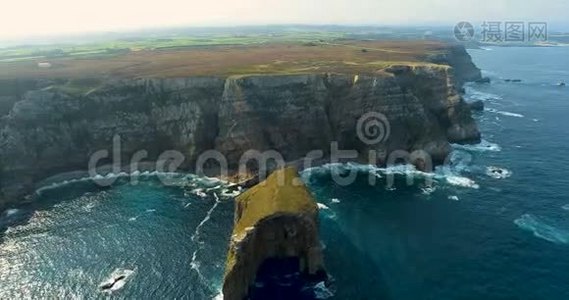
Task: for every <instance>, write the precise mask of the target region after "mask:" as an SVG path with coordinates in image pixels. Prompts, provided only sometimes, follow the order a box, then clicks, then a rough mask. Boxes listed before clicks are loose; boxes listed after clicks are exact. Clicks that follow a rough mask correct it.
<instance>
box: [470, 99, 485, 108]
mask: <svg viewBox="0 0 569 300" xmlns="http://www.w3.org/2000/svg"><path fill="white" fill-rule="evenodd" d="M468 106H470V110H472V111H484V101H482V100H478V101H474V102H470V103H468Z"/></svg>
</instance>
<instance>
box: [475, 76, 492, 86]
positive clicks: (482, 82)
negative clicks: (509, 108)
mask: <svg viewBox="0 0 569 300" xmlns="http://www.w3.org/2000/svg"><path fill="white" fill-rule="evenodd" d="M474 82H476V83H480V84H486V83H490V82H491V80H490V78H489V77H483V78H480V79H478V80H476V81H474Z"/></svg>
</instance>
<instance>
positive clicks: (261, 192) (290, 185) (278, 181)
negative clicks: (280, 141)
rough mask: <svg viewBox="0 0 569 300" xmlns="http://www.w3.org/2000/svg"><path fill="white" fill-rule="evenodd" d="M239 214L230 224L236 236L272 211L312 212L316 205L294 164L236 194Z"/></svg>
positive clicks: (239, 235) (315, 210)
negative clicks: (238, 194)
mask: <svg viewBox="0 0 569 300" xmlns="http://www.w3.org/2000/svg"><path fill="white" fill-rule="evenodd" d="M236 202H237V203H236V205H237V206H238V207H240V208H242V210H241V216H240V218H239V219H238V221H237V222H236V224H235V227H234V228H233V236H234V237H237V238H240V237H243V236H244V234H245V233H246V229H247V228H248V227H253V226H255V224H257V223H258V222H259V221H261V220H263V219H264V218H266V217H269V216H272V215H275V214H283V213H290V214H305V215H306V214H308V215H310V214H316V213H317V212H318V206H317V205H316V202H315V200H314V198H313V197H312V195H311V194H310V192H309V191H308V189H307V188H306V186H305V185H304V184H303V183H302V181H301V180H300V178H299V177H298V173H297V171H296V169H294V168H286V169H281V170H278V171H275V172H274V173H273V174H271V176H269V177H268V178H267V180H265V181H264V182H262V183H260V184H259V185H256V186H255V187H253V188H251V189H250V190H248V191H247V192H245V193H243V194H242V195H241V196H239V197H237V199H236Z"/></svg>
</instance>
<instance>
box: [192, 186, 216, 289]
mask: <svg viewBox="0 0 569 300" xmlns="http://www.w3.org/2000/svg"><path fill="white" fill-rule="evenodd" d="M213 196H214V197H215V203H214V204H213V205H212V207H211V208H210V209H209V210H208V212H207V213H206V216H205V217H204V219H203V220H202V221H201V222H200V223H199V224H198V226H196V230H195V231H194V234H192V236H191V237H190V239H191V240H192V242H195V243H196V244H197V247H196V250H194V252H193V253H192V260H191V262H190V268H191V269H192V270H194V271H196V273H197V274H198V277H199V278H200V280H201V281H202V282H204V283H207V280H206V278H205V277H204V276H203V275H202V273H201V271H200V262H199V261H198V253H199V252H200V251H201V250H202V249H203V244H204V242H203V241H200V237H201V229H202V227H203V226H204V225H205V224H206V223H207V222H208V221H209V220H210V219H211V215H212V214H213V212H214V211H215V209H216V208H217V206H218V205H219V203H221V201H220V199H219V197H218V196H217V194H216V193H213Z"/></svg>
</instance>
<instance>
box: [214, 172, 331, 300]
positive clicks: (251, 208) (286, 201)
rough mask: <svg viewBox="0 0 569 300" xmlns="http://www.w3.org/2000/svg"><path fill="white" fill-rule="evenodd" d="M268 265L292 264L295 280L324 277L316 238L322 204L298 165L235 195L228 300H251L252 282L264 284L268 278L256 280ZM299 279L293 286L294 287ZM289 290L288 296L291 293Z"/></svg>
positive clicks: (226, 284)
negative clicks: (304, 179) (303, 178)
mask: <svg viewBox="0 0 569 300" xmlns="http://www.w3.org/2000/svg"><path fill="white" fill-rule="evenodd" d="M268 264H269V265H272V266H284V265H286V266H287V268H286V269H288V268H289V267H291V266H292V268H293V269H296V271H295V270H288V271H292V274H295V278H298V277H299V276H300V277H301V278H303V279H312V278H313V279H315V280H322V277H324V279H325V277H326V275H325V274H326V273H325V271H324V265H323V256H322V249H321V246H320V242H319V238H318V206H317V204H316V202H315V201H314V199H313V198H312V196H311V195H310V193H309V192H308V190H307V188H306V187H305V186H304V184H303V183H302V182H301V181H300V178H299V177H298V173H297V171H296V170H295V169H294V168H287V169H281V170H278V171H276V172H274V173H273V174H272V175H271V176H269V178H267V180H266V181H264V182H261V183H260V184H258V185H257V186H255V187H253V188H251V189H250V190H248V191H247V192H245V193H244V194H242V195H241V196H239V197H238V198H237V199H236V208H235V224H234V228H233V235H232V238H231V242H230V245H229V253H228V256H227V263H226V272H225V278H224V283H223V295H224V299H228V300H242V299H248V297H250V296H251V295H250V293H251V291H254V288H253V286H260V287H263V286H265V282H264V281H263V282H262V284H261V283H260V284H256V283H258V282H259V281H260V280H259V281H258V280H257V279H259V278H260V277H264V278H266V276H265V275H266V273H267V267H266V266H267V265H268ZM263 266H264V267H263ZM281 269H282V268H281ZM268 271H269V272H272V271H277V272H279V271H280V270H274V269H273V270H268ZM270 276H272V275H270ZM270 276H269V277H270ZM284 277H287V276H286V275H285V276H284ZM289 278H290V276H289ZM296 283H297V281H295V282H294V284H292V285H289V286H293V288H294V287H295V286H297V285H296ZM273 284H274V285H276V286H279V284H278V283H276V284H275V283H273ZM282 286H284V285H280V286H279V287H281V288H282ZM262 292H263V291H261V292H259V293H257V295H259V294H262ZM298 292H299V293H300V292H301V291H298ZM303 292H305V291H303ZM285 293H287V295H288V293H290V291H285ZM263 295H264V294H263ZM295 299H298V298H295Z"/></svg>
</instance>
